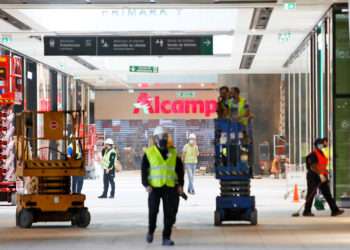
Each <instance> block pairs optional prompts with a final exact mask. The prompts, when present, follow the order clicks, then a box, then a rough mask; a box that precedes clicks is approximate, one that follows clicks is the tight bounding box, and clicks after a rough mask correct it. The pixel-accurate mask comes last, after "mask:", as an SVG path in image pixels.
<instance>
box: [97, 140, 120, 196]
mask: <svg viewBox="0 0 350 250" xmlns="http://www.w3.org/2000/svg"><path fill="white" fill-rule="evenodd" d="M113 144H114V143H113V140H112V139H111V138H108V139H107V140H106V141H105V147H104V148H103V149H102V168H103V193H102V195H100V196H99V197H98V198H100V199H105V198H107V194H108V189H109V184H111V194H110V196H109V198H111V199H113V198H114V195H115V183H114V177H115V160H116V157H117V152H116V151H115V149H114V147H113Z"/></svg>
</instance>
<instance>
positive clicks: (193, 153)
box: [182, 133, 199, 194]
mask: <svg viewBox="0 0 350 250" xmlns="http://www.w3.org/2000/svg"><path fill="white" fill-rule="evenodd" d="M188 139H189V140H188V143H187V144H186V145H185V146H184V147H183V150H182V161H183V163H184V164H185V168H186V172H187V176H188V190H187V192H188V193H189V194H195V191H194V186H193V179H194V174H195V172H196V168H197V164H198V156H199V150H198V146H197V143H196V135H195V134H193V133H191V134H190V135H189V137H188Z"/></svg>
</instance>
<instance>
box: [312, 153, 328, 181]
mask: <svg viewBox="0 0 350 250" xmlns="http://www.w3.org/2000/svg"><path fill="white" fill-rule="evenodd" d="M314 153H315V155H316V157H317V165H316V169H317V170H318V171H319V172H320V174H323V175H326V176H328V158H327V157H326V156H325V155H324V154H323V152H322V151H321V150H317V149H316V150H315V151H314Z"/></svg>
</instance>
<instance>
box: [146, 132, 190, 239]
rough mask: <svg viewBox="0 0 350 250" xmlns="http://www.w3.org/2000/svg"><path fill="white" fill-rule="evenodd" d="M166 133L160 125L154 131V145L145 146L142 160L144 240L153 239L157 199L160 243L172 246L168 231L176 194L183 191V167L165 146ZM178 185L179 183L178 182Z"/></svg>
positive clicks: (174, 209) (170, 148)
mask: <svg viewBox="0 0 350 250" xmlns="http://www.w3.org/2000/svg"><path fill="white" fill-rule="evenodd" d="M168 138H169V134H168V132H167V131H166V129H165V128H163V127H160V126H159V127H156V128H155V130H154V132H153V142H154V145H153V146H150V147H149V148H147V149H146V151H145V155H144V156H143V159H142V166H141V176H142V185H143V186H144V187H145V188H146V190H147V192H148V221H149V224H148V233H147V235H146V241H147V242H148V243H152V242H153V235H154V232H155V230H156V225H157V215H158V211H159V205H160V200H162V203H163V211H164V229H163V241H162V245H163V246H173V245H175V243H174V241H172V240H171V231H172V227H173V224H174V222H175V220H176V211H177V204H178V203H177V202H178V201H177V199H178V195H179V194H182V193H183V185H184V169H183V164H182V161H181V159H180V158H179V157H177V152H176V149H175V147H169V146H168V145H169V144H168ZM177 184H178V185H177Z"/></svg>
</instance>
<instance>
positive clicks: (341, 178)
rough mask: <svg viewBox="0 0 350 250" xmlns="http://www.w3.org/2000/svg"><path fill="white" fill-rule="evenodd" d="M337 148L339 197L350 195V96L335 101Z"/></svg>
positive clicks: (337, 186)
mask: <svg viewBox="0 0 350 250" xmlns="http://www.w3.org/2000/svg"><path fill="white" fill-rule="evenodd" d="M335 117H336V123H335V133H336V136H335V141H336V145H335V150H336V190H337V192H336V193H337V197H338V198H339V197H340V196H342V195H344V194H345V193H348V195H347V196H349V195H350V170H349V166H350V154H349V152H350V98H341V99H337V100H336V101H335Z"/></svg>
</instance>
